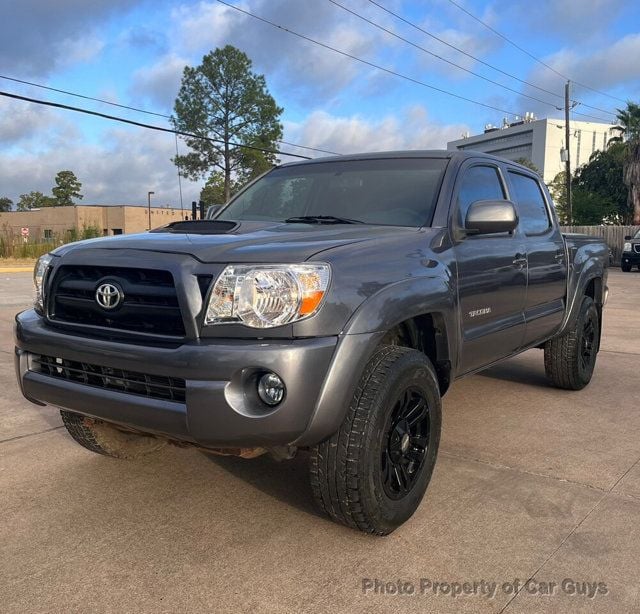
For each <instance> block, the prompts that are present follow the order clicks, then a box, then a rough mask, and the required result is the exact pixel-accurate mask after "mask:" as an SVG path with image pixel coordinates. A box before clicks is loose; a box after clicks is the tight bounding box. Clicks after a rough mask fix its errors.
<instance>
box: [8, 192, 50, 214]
mask: <svg viewBox="0 0 640 614" xmlns="http://www.w3.org/2000/svg"><path fill="white" fill-rule="evenodd" d="M54 204H55V201H54V199H53V198H51V196H45V195H44V194H43V193H42V192H38V191H36V190H32V191H31V192H29V193H28V194H20V198H19V199H18V203H17V205H16V209H17V210H18V211H29V210H30V209H41V208H42V207H51V206H52V205H54Z"/></svg>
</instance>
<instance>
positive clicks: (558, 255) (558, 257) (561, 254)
mask: <svg viewBox="0 0 640 614" xmlns="http://www.w3.org/2000/svg"><path fill="white" fill-rule="evenodd" d="M554 258H555V259H556V260H558V261H560V260H564V252H563V251H557V252H556V255H555V256H554Z"/></svg>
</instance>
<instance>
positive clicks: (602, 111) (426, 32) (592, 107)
mask: <svg viewBox="0 0 640 614" xmlns="http://www.w3.org/2000/svg"><path fill="white" fill-rule="evenodd" d="M329 1H330V2H333V0H329ZM368 1H369V2H370V3H371V4H373V5H374V6H377V7H378V8H379V9H381V10H383V11H385V12H386V13H388V14H389V15H392V16H393V17H395V18H396V19H399V20H400V21H402V22H404V23H406V24H407V25H409V26H411V27H412V28H415V29H416V30H418V31H419V32H422V33H423V34H426V35H427V36H429V37H431V38H432V39H434V40H436V41H438V42H439V43H442V44H443V45H446V46H447V47H449V48H450V49H454V50H455V51H457V52H458V53H461V54H463V55H465V56H466V57H468V58H470V59H472V60H474V61H475V62H478V63H479V64H482V65H483V66H486V67H487V68H490V69H491V70H495V71H496V72H499V73H500V74H502V75H505V76H506V77H509V78H510V79H514V80H516V81H518V82H519V83H522V84H523V85H528V86H529V87H532V88H534V89H537V90H539V91H541V92H544V93H545V94H551V95H552V96H556V97H558V98H563V96H562V94H558V93H557V92H553V91H551V90H548V89H546V88H544V87H540V86H539V85H536V84H535V83H531V82H530V81H526V80H525V79H521V78H520V77H518V76H517V75H513V74H511V73H509V72H507V71H505V70H502V69H501V68H498V67H497V66H494V65H493V64H490V63H489V62H485V61H484V60H482V59H481V58H478V57H476V56H475V55H473V54H471V53H468V52H467V51H465V50H464V49H461V48H460V47H456V46H455V45H452V44H451V43H449V42H447V41H446V40H444V39H442V38H440V37H439V36H436V35H435V34H433V32H429V31H428V30H425V29H424V28H422V27H420V26H419V25H417V24H415V23H413V22H412V21H410V20H408V19H406V18H405V17H403V16H402V15H399V14H398V13H394V12H393V11H392V10H390V9H388V8H387V7H386V6H383V5H382V4H380V3H378V2H376V0H368ZM334 4H335V3H334ZM549 104H551V103H549ZM581 104H582V106H584V107H587V108H589V109H593V110H594V111H600V112H601V113H606V114H607V115H615V113H613V112H611V111H607V110H606V109H601V108H599V107H594V106H592V105H589V104H586V103H584V102H583V103H581Z"/></svg>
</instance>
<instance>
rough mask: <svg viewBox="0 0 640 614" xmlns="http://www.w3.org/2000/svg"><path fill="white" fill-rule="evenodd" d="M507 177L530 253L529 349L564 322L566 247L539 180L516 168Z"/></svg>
mask: <svg viewBox="0 0 640 614" xmlns="http://www.w3.org/2000/svg"><path fill="white" fill-rule="evenodd" d="M507 176H508V179H509V191H510V195H511V200H513V201H514V202H515V205H516V208H517V210H518V215H519V217H520V228H521V230H522V232H523V233H524V236H525V244H526V251H527V260H528V281H527V296H526V300H525V308H524V316H525V322H526V324H525V334H524V343H523V345H525V346H528V345H533V344H535V343H537V342H540V341H544V340H545V339H546V338H548V337H549V336H551V335H553V333H554V332H555V331H556V330H557V329H558V327H559V326H560V324H561V322H562V318H563V316H564V311H565V297H566V286H567V263H566V254H565V244H564V240H563V238H562V234H561V233H560V228H559V227H558V226H557V224H554V223H553V217H552V214H551V208H550V207H551V204H550V201H549V198H548V196H547V193H546V191H545V190H544V189H543V187H542V186H541V184H540V180H539V178H537V177H535V176H533V175H529V174H527V173H525V172H521V171H519V170H515V169H509V170H508V172H507Z"/></svg>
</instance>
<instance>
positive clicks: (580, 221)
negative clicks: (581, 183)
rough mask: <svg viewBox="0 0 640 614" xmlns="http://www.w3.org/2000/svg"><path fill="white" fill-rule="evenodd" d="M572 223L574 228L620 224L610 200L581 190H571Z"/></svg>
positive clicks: (595, 193) (615, 209)
mask: <svg viewBox="0 0 640 614" xmlns="http://www.w3.org/2000/svg"><path fill="white" fill-rule="evenodd" d="M571 196H572V201H573V211H572V213H573V223H574V224H575V225H576V226H600V225H601V224H616V223H620V219H619V217H618V214H617V208H616V205H615V203H614V202H612V201H611V199H609V198H607V197H606V196H603V195H602V194H598V193H597V192H590V191H589V190H585V189H582V188H573V189H572V191H571Z"/></svg>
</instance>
